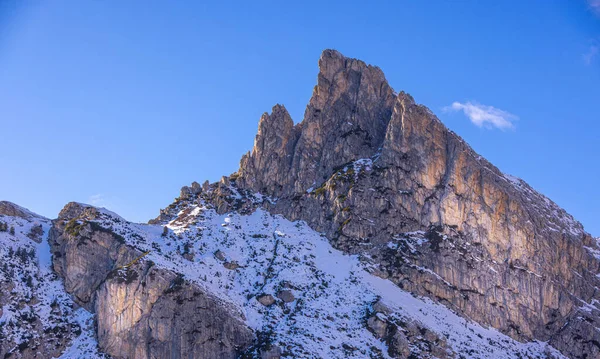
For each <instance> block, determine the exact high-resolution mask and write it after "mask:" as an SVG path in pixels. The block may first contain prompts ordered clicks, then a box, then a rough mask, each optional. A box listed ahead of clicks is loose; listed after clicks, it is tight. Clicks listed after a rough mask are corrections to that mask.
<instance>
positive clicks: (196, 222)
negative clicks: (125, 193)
mask: <svg viewBox="0 0 600 359" xmlns="http://www.w3.org/2000/svg"><path fill="white" fill-rule="evenodd" d="M0 258H1V259H2V261H1V262H0V263H1V265H0V289H2V290H1V292H0V357H4V358H15V359H17V358H119V359H133V358H135V359H137V358H198V359H200V358H261V359H276V358H439V359H444V358H473V359H475V358H490V359H491V358H515V359H516V358H539V359H542V358H548V359H549V358H587V359H593V358H600V301H599V300H600V293H598V290H597V288H598V287H600V277H599V275H600V246H599V243H598V239H596V238H592V237H591V236H590V235H589V234H588V233H586V232H585V231H584V229H583V227H582V226H581V224H580V223H579V222H577V221H576V220H575V219H574V218H573V217H572V216H570V215H569V214H568V213H566V212H565V211H564V210H563V209H561V208H560V207H559V206H557V205H556V204H555V203H554V202H552V201H551V200H550V199H548V198H546V197H545V196H543V195H542V194H540V193H538V192H536V191H535V190H534V189H533V188H531V187H530V186H529V185H528V184H527V183H525V182H524V181H522V180H520V179H518V178H515V177H513V176H510V175H507V174H504V173H502V172H501V171H500V170H499V169H497V168H496V167H494V166H493V165H492V164H491V163H489V162H488V161H487V160H485V159H484V158H482V157H481V156H479V155H478V154H477V153H476V152H475V151H474V150H473V149H472V148H471V147H469V145H468V144H466V143H465V142H464V141H463V140H462V139H461V138H460V137H459V136H458V135H456V134H455V133H453V132H452V131H450V130H448V129H447V128H446V127H445V126H444V124H443V123H442V122H441V121H440V120H439V119H438V118H437V117H436V116H435V115H434V114H433V113H432V112H431V111H430V110H429V109H428V108H426V107H425V106H423V105H420V104H418V103H416V102H415V100H414V99H413V98H412V97H411V96H410V95H409V94H407V93H405V92H400V93H397V92H395V91H394V90H393V89H392V87H391V86H390V85H389V84H388V83H387V81H386V79H385V76H384V74H383V72H382V71H381V70H380V69H379V68H377V67H375V66H371V65H367V64H365V63H364V62H362V61H360V60H356V59H351V58H346V57H344V56H343V55H342V54H340V53H339V52H337V51H335V50H325V51H324V52H323V53H322V55H321V58H320V59H319V74H318V77H317V85H316V86H315V88H314V90H313V94H312V97H311V99H310V102H309V104H308V105H307V107H306V111H305V114H304V119H303V120H302V121H301V122H299V123H297V124H295V123H294V121H293V119H292V118H291V116H290V114H289V113H288V112H287V110H286V109H285V107H284V106H283V105H276V106H274V107H273V109H272V111H271V113H265V114H263V115H262V116H261V118H260V121H259V124H258V133H257V135H256V138H255V142H254V147H253V148H252V150H251V151H250V152H249V153H247V154H246V155H244V156H243V157H242V160H241V162H240V168H239V170H238V171H237V172H236V173H233V174H231V175H229V176H224V177H223V178H222V179H221V180H220V181H219V182H217V183H208V182H205V183H204V184H203V185H200V184H199V183H196V182H194V183H193V184H192V185H191V186H185V187H183V188H182V189H181V193H180V196H179V197H178V198H177V199H176V200H175V202H174V203H172V204H171V205H169V206H168V207H167V208H165V209H163V210H161V211H160V215H159V216H158V217H157V218H156V219H153V220H151V221H149V223H148V224H138V223H131V222H129V221H127V220H125V219H123V218H122V217H120V216H119V215H117V214H115V213H113V212H110V211H108V210H106V209H103V208H96V207H93V206H90V205H86V204H81V203H75V202H73V203H69V204H67V205H66V206H65V208H64V209H63V210H62V211H61V212H60V213H59V214H58V217H57V218H56V219H54V220H49V219H46V218H44V217H41V216H38V215H36V214H34V213H32V212H30V211H28V210H26V209H24V208H21V207H19V206H17V205H15V204H12V203H8V202H0Z"/></svg>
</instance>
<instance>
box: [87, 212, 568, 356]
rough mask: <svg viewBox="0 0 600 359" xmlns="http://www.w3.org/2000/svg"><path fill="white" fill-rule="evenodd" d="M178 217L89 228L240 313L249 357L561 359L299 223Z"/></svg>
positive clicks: (260, 216)
mask: <svg viewBox="0 0 600 359" xmlns="http://www.w3.org/2000/svg"><path fill="white" fill-rule="evenodd" d="M180 209H181V211H180V212H179V213H178V216H177V218H175V219H174V220H172V221H170V222H169V223H168V224H167V226H166V228H167V230H164V228H163V227H161V226H159V225H144V224H132V223H128V222H127V221H125V220H124V219H122V218H120V217H118V216H116V215H115V214H113V213H111V212H108V211H105V210H101V211H100V213H101V215H100V216H98V217H97V218H95V219H94V221H95V222H96V223H98V224H99V225H101V226H102V227H104V228H107V229H110V230H111V231H114V232H115V233H117V234H119V235H121V236H123V237H124V238H125V240H126V241H127V243H128V244H130V245H132V246H134V247H137V248H138V249H140V250H142V251H144V252H147V255H145V257H144V260H149V261H153V262H154V263H155V264H156V265H158V266H160V267H163V268H167V269H170V270H173V271H175V272H178V273H182V274H183V275H184V277H185V279H187V280H190V281H193V282H195V283H197V284H199V285H200V286H202V287H204V288H206V289H207V290H208V291H209V292H211V293H213V294H215V295H217V296H218V297H220V298H221V299H222V300H223V301H224V302H227V303H229V304H231V305H232V307H233V308H236V310H238V311H240V312H241V313H243V315H244V317H245V318H246V323H247V325H248V326H249V327H251V328H252V329H254V330H255V332H256V333H257V337H258V338H259V339H258V341H257V343H256V345H255V346H254V347H253V348H251V349H250V350H249V351H248V352H247V357H255V356H256V355H258V352H259V351H260V350H261V349H262V350H263V351H264V349H265V348H280V350H281V352H282V353H283V354H284V356H287V357H294V358H389V357H390V355H398V353H399V352H404V353H407V356H408V355H413V357H417V358H428V357H461V358H524V357H529V358H549V357H557V358H560V357H562V356H561V355H560V354H559V353H558V352H557V351H556V350H554V349H553V348H552V347H550V346H548V345H547V344H546V343H540V342H530V343H519V342H517V341H515V340H513V339H511V338H509V337H507V336H505V335H503V334H501V333H499V332H498V331H496V330H494V329H489V328H483V327H481V326H479V325H478V324H476V323H473V322H470V321H468V320H465V319H463V318H461V317H459V316H458V315H456V314H455V313H453V312H452V311H451V310H449V309H448V308H446V307H444V306H442V305H439V304H435V303H433V302H432V301H431V300H428V299H424V298H420V297H416V296H413V295H411V294H410V293H408V292H405V291H403V290H401V289H400V288H399V287H397V286H396V285H394V284H393V283H392V282H390V281H387V280H384V279H381V278H379V277H376V276H374V275H371V274H369V272H368V271H367V268H365V267H364V265H363V264H361V262H360V261H359V259H358V258H357V257H356V256H348V255H345V254H343V253H342V252H340V251H337V250H335V249H333V248H332V247H331V245H330V244H329V242H328V241H327V239H326V238H325V237H324V236H323V235H321V234H319V233H317V232H315V231H313V230H312V229H310V228H309V227H308V226H307V225H306V224H305V223H304V222H290V221H288V220H286V219H284V218H283V217H281V216H277V215H272V214H270V213H268V212H265V211H263V210H260V209H258V210H256V211H255V212H253V213H252V214H249V215H240V214H238V213H227V214H224V215H218V214H217V213H216V212H215V210H213V209H210V206H208V205H206V204H205V203H203V202H197V203H195V204H190V205H186V206H182V207H181V208H180ZM416 243H417V244H416V245H419V242H416ZM413 245H414V244H413ZM259 299H260V300H259ZM382 328H384V329H383V330H382ZM390 328H395V329H394V330H395V332H394V331H391V330H390ZM390 335H392V337H391V338H390ZM432 353H433V354H432Z"/></svg>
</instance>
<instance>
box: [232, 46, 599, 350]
mask: <svg viewBox="0 0 600 359" xmlns="http://www.w3.org/2000/svg"><path fill="white" fill-rule="evenodd" d="M319 68H320V72H319V75H318V82H317V86H316V87H315V89H314V91H313V96H312V98H311V100H310V102H309V104H308V106H307V109H306V113H305V116H304V120H303V121H302V122H300V123H299V124H297V125H295V126H294V125H293V122H292V119H291V118H290V116H289V114H288V113H287V111H285V108H284V107H283V106H280V105H277V106H275V107H274V108H273V112H272V113H271V114H270V115H269V114H265V115H263V116H262V117H261V120H260V122H259V131H258V134H257V136H256V140H255V145H254V148H253V149H252V151H251V152H250V153H248V154H247V155H245V156H244V157H243V158H242V160H241V164H240V169H239V171H238V172H237V173H236V174H234V175H232V176H231V177H230V179H231V180H232V181H233V184H234V185H235V187H237V190H239V191H243V190H249V191H251V192H254V191H256V192H260V193H261V194H262V195H263V196H269V197H270V198H273V199H276V201H275V200H274V201H272V202H271V201H266V202H264V203H263V205H264V206H265V207H267V208H268V209H269V210H270V211H272V212H273V213H280V214H283V215H284V216H285V217H286V218H289V219H291V220H298V219H300V220H305V221H306V222H307V223H308V224H309V225H310V226H311V227H312V228H314V229H316V230H318V231H323V232H325V233H326V234H327V236H328V238H330V239H331V240H332V243H334V244H335V246H336V247H338V248H341V249H344V250H345V251H347V252H350V253H359V254H362V255H363V256H364V258H365V260H368V261H370V262H372V263H373V270H374V271H379V273H381V275H382V276H385V277H386V278H389V279H390V280H392V281H394V282H395V283H397V284H398V285H399V286H401V287H402V288H405V289H407V290H410V291H412V292H415V293H418V294H422V295H426V296H429V297H430V298H432V299H434V300H437V301H439V302H441V303H445V304H446V305H448V306H449V307H451V308H453V309H455V310H457V311H459V312H461V313H463V315H465V316H466V317H468V318H471V319H473V320H476V321H478V322H479V323H481V324H484V325H491V326H493V327H495V328H498V329H500V330H501V331H503V332H505V333H508V334H510V335H511V336H513V337H515V338H520V339H522V340H528V339H532V338H535V339H539V340H544V341H546V340H550V341H551V342H552V343H553V344H554V345H556V347H558V348H559V349H560V350H562V351H563V352H564V353H567V354H568V355H571V356H577V355H588V357H597V356H600V347H598V346H597V345H595V344H594V343H598V342H600V332H598V331H597V330H593V331H589V332H586V333H590V334H586V335H583V336H582V335H580V334H576V332H580V331H582V329H576V328H579V327H580V326H587V325H591V324H589V323H590V321H592V322H595V321H596V320H597V318H596V317H595V316H594V315H592V317H594V319H590V320H588V321H581V320H579V319H577V318H579V317H581V316H584V317H587V316H589V315H588V314H589V313H587V312H586V313H584V312H585V310H582V309H580V308H581V307H582V306H584V307H586V306H591V307H593V310H594V312H595V311H597V310H598V305H597V304H596V303H598V302H597V301H596V300H597V299H599V298H598V297H599V294H597V290H596V288H597V287H600V279H599V278H598V277H597V276H596V274H597V273H599V272H600V261H599V260H598V258H597V257H598V256H597V255H596V254H595V253H596V252H594V251H595V250H597V249H598V245H597V243H596V241H595V240H594V239H593V238H592V237H591V236H590V235H589V234H587V233H586V232H585V231H584V230H583V228H582V226H581V224H579V223H578V222H577V221H575V220H574V219H573V218H572V217H571V216H570V215H569V214H567V213H566V212H565V211H564V210H563V209H561V208H560V207H558V206H557V205H556V204H554V203H553V202H552V201H550V200H549V199H548V198H546V197H544V196H543V195H541V194H539V193H537V192H536V191H535V190H533V189H532V188H531V187H530V186H529V185H527V184H526V183H525V182H524V181H522V180H519V179H516V178H514V177H511V176H508V175H505V174H503V173H502V172H501V171H499V170H498V169H497V168H496V167H494V166H493V165H492V164H490V163H489V162H488V161H486V160H485V159H483V158H482V157H481V156H479V155H477V153H475V151H473V150H472V149H471V148H470V147H469V146H468V145H467V144H466V143H465V142H464V141H463V140H462V139H461V138H460V137H459V136H457V135H456V134H454V133H453V132H451V131H449V130H448V129H447V128H446V127H445V126H444V125H443V124H442V123H441V121H440V120H439V119H438V118H437V117H436V116H435V115H434V114H433V113H432V112H431V111H429V110H428V109H427V108H426V107H424V106H422V105H418V104H417V103H416V102H415V101H414V99H413V98H412V97H411V96H410V95H408V94H406V93H404V92H401V93H399V94H395V93H394V91H393V90H392V89H391V88H390V86H389V85H388V84H387V82H386V80H385V78H384V75H383V73H382V72H381V70H379V69H378V68H376V67H372V66H369V65H366V64H365V63H363V62H361V61H359V60H355V59H349V58H346V57H344V56H342V55H341V54H340V53H339V52H337V51H334V50H326V51H325V52H323V54H322V56H321V59H320V60H319ZM415 233H420V236H421V238H413V237H415V236H413V234H415ZM411 236H412V237H411ZM418 236H419V234H417V237H418ZM411 238H412V239H411ZM391 247H393V249H392V248H391ZM585 323H587V324H585ZM571 328H573V329H571ZM571 331H574V332H573V334H565V333H571ZM569 338H570V339H569ZM574 343H577V344H578V345H573V344H574Z"/></svg>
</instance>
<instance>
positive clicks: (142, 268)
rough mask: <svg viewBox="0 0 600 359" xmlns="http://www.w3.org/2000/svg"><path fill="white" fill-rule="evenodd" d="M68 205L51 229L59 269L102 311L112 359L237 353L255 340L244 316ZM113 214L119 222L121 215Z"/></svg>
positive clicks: (77, 294) (88, 212)
mask: <svg viewBox="0 0 600 359" xmlns="http://www.w3.org/2000/svg"><path fill="white" fill-rule="evenodd" d="M98 215H99V210H98V209H96V208H93V207H89V206H85V205H81V204H78V203H70V204H68V205H67V206H66V207H65V208H64V209H63V211H61V213H60V215H59V218H58V219H56V220H55V221H54V226H53V228H52V231H51V234H50V245H51V247H52V251H53V254H54V256H53V261H54V268H55V270H56V272H57V273H59V275H61V276H62V277H63V278H64V283H65V287H66V289H67V291H68V292H69V293H71V294H72V295H73V296H74V298H75V299H76V300H77V302H78V303H79V304H81V305H82V306H84V307H85V308H86V309H88V310H89V311H92V312H95V313H96V321H97V328H98V332H97V335H98V343H99V345H100V347H101V348H102V350H103V351H105V352H106V353H108V354H110V355H111V356H113V357H114V358H128V359H133V358H148V357H151V358H166V357H169V358H198V359H200V358H208V357H210V358H236V357H237V355H239V354H240V353H241V352H242V351H243V350H244V349H245V348H246V347H247V346H249V345H250V343H251V342H252V339H253V333H252V331H251V330H250V329H249V328H247V327H246V325H245V324H244V323H243V321H242V318H239V317H236V315H237V314H236V313H237V312H235V311H233V310H231V309H230V308H228V307H227V306H226V305H225V304H224V303H222V302H221V301H220V300H218V299H217V298H215V297H214V296H212V295H211V294H210V293H207V292H206V291H205V290H204V289H202V288H200V287H199V286H198V285H195V284H192V283H189V282H186V281H185V280H184V279H183V277H181V276H179V275H178V274H177V273H174V272H172V271H169V270H165V269H159V268H156V267H154V266H153V264H152V262H148V261H145V260H143V257H144V256H145V253H143V252H141V251H140V250H137V249H135V248H133V247H132V246H130V245H128V244H126V243H125V240H124V239H123V237H121V236H120V235H119V234H117V233H115V232H113V230H112V229H111V228H106V227H102V226H100V225H98V224H97V223H96V222H94V219H96V218H97V216H98ZM115 220H116V221H119V219H118V218H116V215H115Z"/></svg>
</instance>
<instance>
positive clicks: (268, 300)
mask: <svg viewBox="0 0 600 359" xmlns="http://www.w3.org/2000/svg"><path fill="white" fill-rule="evenodd" d="M256 300H258V301H259V302H260V304H262V305H264V306H265V307H268V306H270V305H273V303H275V298H273V296H272V295H270V294H262V295H259V296H258V297H256Z"/></svg>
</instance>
